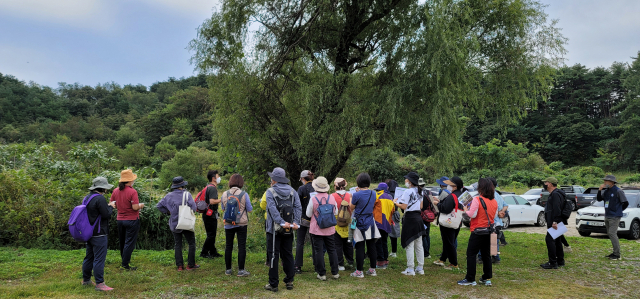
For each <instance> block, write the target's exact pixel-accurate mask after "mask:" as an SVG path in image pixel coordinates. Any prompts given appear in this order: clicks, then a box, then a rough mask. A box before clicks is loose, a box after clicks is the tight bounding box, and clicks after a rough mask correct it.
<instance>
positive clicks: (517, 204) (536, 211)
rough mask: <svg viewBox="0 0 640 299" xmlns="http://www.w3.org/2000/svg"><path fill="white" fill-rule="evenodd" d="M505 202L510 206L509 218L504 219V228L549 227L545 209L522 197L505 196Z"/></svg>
mask: <svg viewBox="0 0 640 299" xmlns="http://www.w3.org/2000/svg"><path fill="white" fill-rule="evenodd" d="M502 198H503V199H504V202H505V203H506V204H508V205H509V210H508V211H509V216H508V217H505V218H502V222H503V227H504V228H505V229H506V228H508V227H509V225H511V224H535V225H537V226H545V225H547V220H546V219H545V218H544V208H543V207H541V206H539V205H535V204H533V205H532V204H531V203H530V202H529V201H527V200H526V199H524V198H522V197H521V196H520V195H514V194H504V195H502Z"/></svg>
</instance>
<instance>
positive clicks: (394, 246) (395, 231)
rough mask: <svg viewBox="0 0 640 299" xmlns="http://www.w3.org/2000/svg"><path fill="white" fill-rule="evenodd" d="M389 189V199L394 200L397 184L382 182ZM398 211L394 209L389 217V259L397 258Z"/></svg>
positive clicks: (388, 180)
mask: <svg viewBox="0 0 640 299" xmlns="http://www.w3.org/2000/svg"><path fill="white" fill-rule="evenodd" d="M384 182H385V183H386V184H387V186H388V187H389V189H388V191H389V194H390V195H391V198H395V194H396V187H398V182H396V181H395V180H392V179H387V180H385V181H384ZM400 219H402V217H401V216H400V209H395V211H394V212H393V215H392V216H391V220H393V227H392V229H391V231H390V232H389V241H390V242H391V253H389V257H398V239H399V238H400Z"/></svg>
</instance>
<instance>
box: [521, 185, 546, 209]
mask: <svg viewBox="0 0 640 299" xmlns="http://www.w3.org/2000/svg"><path fill="white" fill-rule="evenodd" d="M542 191H544V190H542V188H537V189H531V190H529V191H527V192H525V193H524V194H522V195H520V197H522V198H524V199H526V200H527V201H529V203H531V205H532V206H535V205H536V203H537V202H538V199H540V196H541V194H542Z"/></svg>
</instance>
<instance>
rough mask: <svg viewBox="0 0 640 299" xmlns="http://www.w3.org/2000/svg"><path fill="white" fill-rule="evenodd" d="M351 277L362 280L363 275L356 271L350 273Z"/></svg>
mask: <svg viewBox="0 0 640 299" xmlns="http://www.w3.org/2000/svg"><path fill="white" fill-rule="evenodd" d="M351 276H353V277H357V278H364V273H362V271H358V270H356V271H355V272H353V273H351Z"/></svg>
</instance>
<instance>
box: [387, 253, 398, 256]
mask: <svg viewBox="0 0 640 299" xmlns="http://www.w3.org/2000/svg"><path fill="white" fill-rule="evenodd" d="M389 257H398V254H396V253H395V252H392V253H389Z"/></svg>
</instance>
